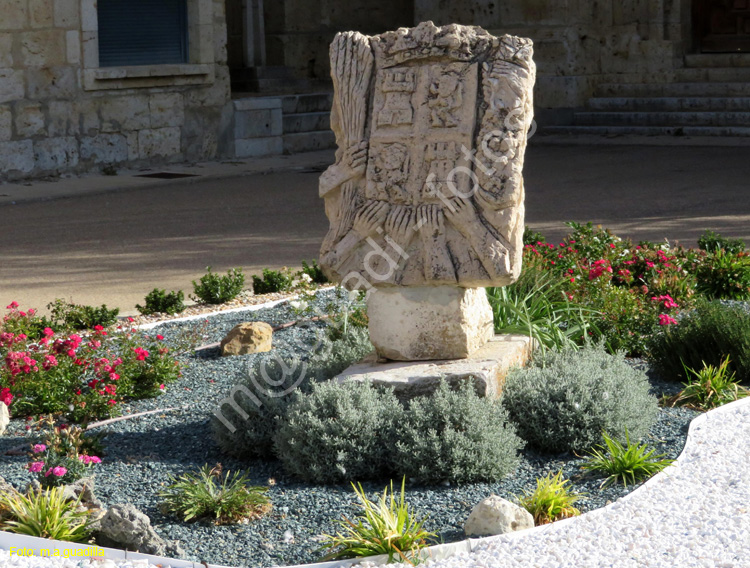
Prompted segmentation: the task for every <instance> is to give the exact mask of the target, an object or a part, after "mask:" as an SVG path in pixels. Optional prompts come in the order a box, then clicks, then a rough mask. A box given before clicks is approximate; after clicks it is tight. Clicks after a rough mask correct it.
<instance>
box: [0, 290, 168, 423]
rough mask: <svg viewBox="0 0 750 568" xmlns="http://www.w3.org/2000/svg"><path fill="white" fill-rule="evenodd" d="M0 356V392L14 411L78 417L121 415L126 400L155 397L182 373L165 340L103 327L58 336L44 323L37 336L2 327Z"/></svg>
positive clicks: (83, 418)
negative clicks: (31, 336) (28, 335)
mask: <svg viewBox="0 0 750 568" xmlns="http://www.w3.org/2000/svg"><path fill="white" fill-rule="evenodd" d="M17 307H18V306H17V305H16V306H13V305H12V304H11V306H10V307H9V309H11V310H17ZM162 339H163V338H162ZM0 358H1V360H0V389H2V390H0V396H3V397H6V398H7V397H10V400H11V401H12V406H11V409H12V412H13V414H14V415H16V416H30V415H33V414H57V413H62V414H65V415H67V416H69V417H70V419H71V420H73V421H76V422H81V421H88V420H90V419H96V418H103V417H109V416H114V415H117V414H118V412H119V405H120V404H121V403H122V402H123V401H124V400H126V399H128V398H144V397H150V396H155V395H156V394H158V393H159V392H161V390H162V388H163V385H164V384H165V383H168V382H171V381H174V380H176V379H177V377H179V374H180V370H179V364H178V363H177V361H176V360H175V359H174V357H172V356H171V354H170V353H169V348H168V347H167V346H166V345H164V343H163V341H161V340H159V339H154V338H149V337H146V336H141V335H139V334H137V333H136V332H135V330H130V331H117V332H114V333H112V334H110V333H109V332H107V331H105V330H104V328H103V327H102V326H95V327H94V329H93V330H90V331H89V332H85V333H82V334H80V335H79V334H76V333H72V334H63V335H60V336H57V337H56V336H55V332H54V331H53V330H52V329H51V328H45V329H43V330H42V333H41V337H40V338H39V339H37V340H36V341H32V340H30V339H29V337H27V336H26V335H25V334H23V333H19V334H16V333H13V332H10V331H7V330H5V329H4V328H0ZM6 391H7V394H6Z"/></svg>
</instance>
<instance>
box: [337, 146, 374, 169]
mask: <svg viewBox="0 0 750 568" xmlns="http://www.w3.org/2000/svg"><path fill="white" fill-rule="evenodd" d="M367 146H368V143H367V140H362V141H361V142H359V143H358V144H353V145H351V146H349V147H348V148H347V149H346V151H345V152H344V156H343V157H342V159H341V162H342V164H345V165H346V166H347V167H348V168H349V169H350V170H351V177H359V176H363V175H364V174H365V167H366V166H367Z"/></svg>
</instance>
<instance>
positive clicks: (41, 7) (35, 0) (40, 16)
mask: <svg viewBox="0 0 750 568" xmlns="http://www.w3.org/2000/svg"><path fill="white" fill-rule="evenodd" d="M54 20H55V17H54V6H53V5H52V2H50V0H29V24H31V27H32V28H51V27H52V26H53V24H54Z"/></svg>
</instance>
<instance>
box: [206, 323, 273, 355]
mask: <svg viewBox="0 0 750 568" xmlns="http://www.w3.org/2000/svg"><path fill="white" fill-rule="evenodd" d="M272 339H273V328H272V327H271V326H270V325H269V324H267V323H266V322H262V321H250V322H245V323H241V324H238V325H236V326H234V328H232V330H231V331H230V332H229V333H228V334H227V335H226V337H224V339H222V340H221V343H220V344H219V347H220V348H221V354H222V356H224V357H226V356H229V355H248V354H250V353H264V352H266V351H270V350H271V347H272Z"/></svg>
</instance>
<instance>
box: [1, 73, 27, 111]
mask: <svg viewBox="0 0 750 568" xmlns="http://www.w3.org/2000/svg"><path fill="white" fill-rule="evenodd" d="M24 93H25V89H24V85H23V71H21V70H18V69H0V103H7V102H8V101H15V100H18V99H22V98H23V96H24Z"/></svg>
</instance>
